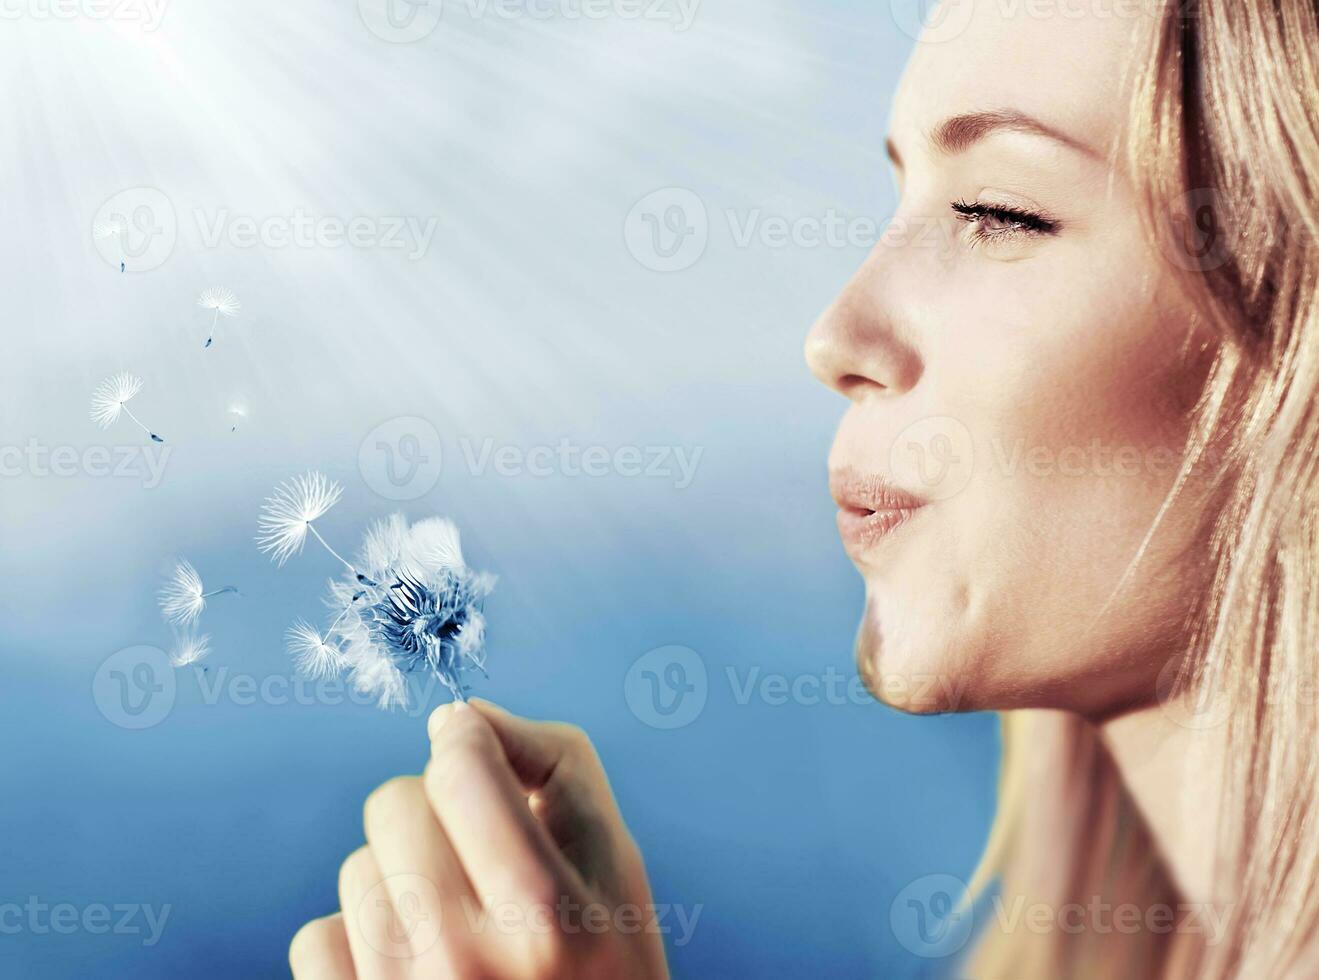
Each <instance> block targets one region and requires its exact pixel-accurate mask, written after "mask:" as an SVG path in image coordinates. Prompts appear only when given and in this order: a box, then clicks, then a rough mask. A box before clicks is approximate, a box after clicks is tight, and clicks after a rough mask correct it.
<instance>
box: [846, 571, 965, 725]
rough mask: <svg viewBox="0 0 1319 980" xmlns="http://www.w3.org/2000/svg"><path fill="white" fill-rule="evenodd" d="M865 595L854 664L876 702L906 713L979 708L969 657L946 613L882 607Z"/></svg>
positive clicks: (930, 712) (921, 713) (919, 713)
mask: <svg viewBox="0 0 1319 980" xmlns="http://www.w3.org/2000/svg"><path fill="white" fill-rule="evenodd" d="M885 605H886V603H884V602H883V601H880V600H878V599H877V598H876V597H874V596H871V597H870V598H869V599H868V601H867V603H866V614H865V617H864V619H863V620H862V621H861V626H860V628H859V629H858V631H857V637H856V665H857V670H858V671H859V673H860V675H861V679H862V681H863V682H864V683H865V685H866V689H867V690H869V691H870V693H871V694H872V695H873V696H874V697H875V699H876V700H878V701H879V702H880V703H882V704H886V705H888V706H889V707H890V708H895V709H897V710H898V711H902V712H905V713H907V714H912V715H940V714H951V713H954V712H964V711H978V710H983V706H982V705H981V704H979V703H978V700H979V699H978V698H976V696H975V695H976V693H977V692H976V691H975V685H974V684H973V683H972V681H973V679H974V677H975V674H976V671H975V669H974V667H973V661H974V658H968V657H967V655H966V650H965V649H964V648H962V647H960V646H959V645H958V644H957V643H956V642H955V641H954V639H953V637H952V636H951V635H949V633H948V631H947V627H946V626H945V627H943V628H937V627H932V626H931V625H929V624H931V623H936V622H941V621H942V622H943V623H945V624H946V623H948V622H949V621H950V620H949V618H943V619H942V620H941V619H938V618H933V617H930V618H927V617H924V616H917V615H913V612H912V610H911V607H910V606H907V607H906V608H905V609H896V608H890V609H885Z"/></svg>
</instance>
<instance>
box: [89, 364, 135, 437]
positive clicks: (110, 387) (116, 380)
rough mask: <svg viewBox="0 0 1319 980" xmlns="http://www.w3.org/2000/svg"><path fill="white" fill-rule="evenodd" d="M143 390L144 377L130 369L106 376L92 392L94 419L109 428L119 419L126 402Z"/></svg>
mask: <svg viewBox="0 0 1319 980" xmlns="http://www.w3.org/2000/svg"><path fill="white" fill-rule="evenodd" d="M141 390H142V379H141V378H139V377H138V376H137V375H135V374H133V373H131V372H129V371H120V372H119V373H118V374H116V375H113V376H112V377H109V378H106V379H105V380H104V381H102V382H101V383H100V384H99V385H97V386H96V390H95V391H93V392H92V411H91V418H92V421H93V422H95V423H96V424H97V425H99V426H100V427H101V428H102V429H108V428H110V426H112V425H114V424H115V422H116V421H118V419H119V416H120V414H121V413H122V412H123V410H124V404H125V403H126V402H128V401H130V400H131V399H132V398H133V396H135V395H136V394H137V393H138V392H139V391H141Z"/></svg>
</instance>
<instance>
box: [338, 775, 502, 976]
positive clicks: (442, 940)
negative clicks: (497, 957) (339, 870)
mask: <svg viewBox="0 0 1319 980" xmlns="http://www.w3.org/2000/svg"><path fill="white" fill-rule="evenodd" d="M363 823H364V824H365V825H366V839H367V842H368V843H369V844H370V845H371V854H372V856H373V857H374V858H375V861H376V867H377V868H378V869H379V871H380V874H381V877H382V880H383V881H384V884H385V887H386V889H387V890H388V892H389V897H390V899H391V901H392V902H393V905H394V909H395V911H396V912H397V913H398V915H399V919H400V927H401V933H402V934H406V936H407V942H408V944H409V947H410V951H411V955H412V956H413V957H415V958H419V959H425V960H427V961H428V963H429V962H430V961H440V960H442V961H444V962H445V963H447V964H448V967H449V968H448V969H447V970H445V971H444V973H445V975H454V976H467V975H469V974H470V973H471V971H470V970H466V969H464V968H463V967H464V965H465V964H467V963H468V962H469V961H470V960H471V959H472V957H473V955H474V950H473V947H474V946H475V937H474V936H473V935H472V934H471V932H470V930H467V929H465V928H464V927H463V924H464V923H465V922H466V921H467V917H468V916H469V915H470V914H472V913H473V912H474V911H475V910H478V909H479V908H480V904H479V903H478V902H477V899H476V893H475V892H474V891H472V886H471V883H470V882H469V881H468V880H467V873H466V872H465V871H464V870H463V866H462V862H461V861H459V859H458V855H457V853H456V852H455V851H454V849H453V845H452V844H451V843H450V842H449V838H448V837H446V836H445V834H444V830H443V829H442V828H441V827H440V824H439V821H438V820H437V819H436V817H435V812H434V811H433V810H432V809H431V805H430V800H429V799H427V797H426V790H425V788H424V787H423V786H422V783H421V779H420V778H418V777H416V776H403V777H399V778H398V779H391V780H390V781H389V782H387V783H385V784H384V785H382V786H381V787H379V788H378V789H377V790H376V791H375V792H374V793H372V794H371V795H370V796H369V797H367V800H366V806H365V808H364V811H363Z"/></svg>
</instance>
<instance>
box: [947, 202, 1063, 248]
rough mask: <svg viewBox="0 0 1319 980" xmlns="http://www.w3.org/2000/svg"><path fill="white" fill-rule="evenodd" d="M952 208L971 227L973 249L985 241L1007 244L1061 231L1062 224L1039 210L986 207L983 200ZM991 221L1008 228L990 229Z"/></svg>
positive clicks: (961, 203)
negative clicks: (986, 225)
mask: <svg viewBox="0 0 1319 980" xmlns="http://www.w3.org/2000/svg"><path fill="white" fill-rule="evenodd" d="M950 206H951V207H952V209H953V213H954V214H955V215H956V216H957V220H958V221H964V222H966V223H967V224H968V225H970V226H971V229H972V230H971V247H972V248H974V247H975V246H976V245H979V244H981V243H982V242H990V243H994V242H1007V241H1011V240H1013V239H1015V238H1018V237H1020V236H1023V235H1052V234H1055V233H1056V232H1057V231H1058V222H1056V221H1054V220H1053V219H1052V218H1048V217H1046V216H1045V215H1043V214H1041V213H1040V212H1038V211H1027V210H1025V209H1018V208H1006V207H1002V206H1001V205H997V204H982V203H980V202H979V201H975V202H972V203H967V202H966V201H953V202H952V203H951V205H950ZM991 221H992V222H998V223H999V224H1001V225H1003V226H1005V227H1001V228H996V229H987V228H986V227H985V223H986V222H991Z"/></svg>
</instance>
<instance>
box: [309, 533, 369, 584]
mask: <svg viewBox="0 0 1319 980" xmlns="http://www.w3.org/2000/svg"><path fill="white" fill-rule="evenodd" d="M307 530H308V531H310V532H311V533H312V534H314V535H316V540H317V541H319V542H320V543H321V544H322V545H324V546H325V550H326V551H328V552H329V553H330V554H332V555H334V557H335V558H338V559H339V560H340V561H341V562H343V564H344V567H345V568H347V569H348V571H350V572H352V573H353V574H354V575H356V574H357V569H356V568H354V567H353V566H352V565H351V564H350V563H349V561H348V559H346V558H345V557H344V556H343V555H341V554H339V552H337V551H335V550H334V549H333V548H331V547H330V544H329V542H328V541H326V540H325V539H324V538H323V537H321V532H320V531H318V530H316V525H315V524H313V523H311V521H308V522H307Z"/></svg>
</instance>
